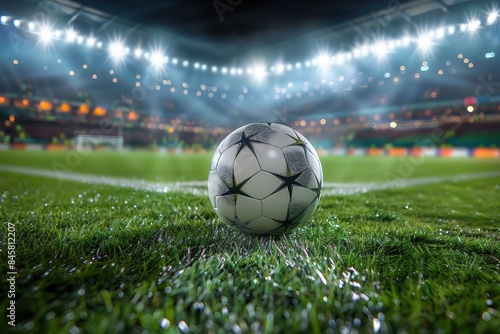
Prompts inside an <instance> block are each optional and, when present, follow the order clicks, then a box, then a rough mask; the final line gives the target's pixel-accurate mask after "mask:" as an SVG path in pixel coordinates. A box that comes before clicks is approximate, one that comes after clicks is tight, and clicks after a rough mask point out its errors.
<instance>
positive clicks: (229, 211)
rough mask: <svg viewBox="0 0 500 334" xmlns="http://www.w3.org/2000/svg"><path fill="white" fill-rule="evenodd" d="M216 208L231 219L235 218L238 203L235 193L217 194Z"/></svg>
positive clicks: (218, 212)
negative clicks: (235, 199)
mask: <svg viewBox="0 0 500 334" xmlns="http://www.w3.org/2000/svg"><path fill="white" fill-rule="evenodd" d="M215 205H216V207H215V210H216V212H217V214H218V215H219V216H220V215H222V216H224V217H226V218H228V219H230V220H234V217H235V213H236V203H235V202H234V195H225V196H217V197H216V198H215Z"/></svg>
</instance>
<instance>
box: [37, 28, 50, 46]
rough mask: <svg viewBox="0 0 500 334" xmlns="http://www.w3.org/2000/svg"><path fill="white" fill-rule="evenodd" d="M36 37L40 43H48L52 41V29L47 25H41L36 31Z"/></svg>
mask: <svg viewBox="0 0 500 334" xmlns="http://www.w3.org/2000/svg"><path fill="white" fill-rule="evenodd" d="M38 36H39V38H40V41H41V42H42V43H45V44H46V43H49V42H50V41H51V40H52V29H51V28H50V27H49V26H48V25H42V26H41V27H40V30H39V31H38Z"/></svg>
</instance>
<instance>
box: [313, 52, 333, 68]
mask: <svg viewBox="0 0 500 334" xmlns="http://www.w3.org/2000/svg"><path fill="white" fill-rule="evenodd" d="M330 60H331V57H330V55H329V54H328V53H326V52H322V53H320V54H319V55H318V56H317V57H316V64H317V66H318V67H320V68H328V67H329V66H330Z"/></svg>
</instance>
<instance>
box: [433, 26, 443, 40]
mask: <svg viewBox="0 0 500 334" xmlns="http://www.w3.org/2000/svg"><path fill="white" fill-rule="evenodd" d="M445 31H446V30H445V28H444V27H439V28H437V29H436V32H435V33H434V37H436V38H437V39H441V38H443V37H444V35H445Z"/></svg>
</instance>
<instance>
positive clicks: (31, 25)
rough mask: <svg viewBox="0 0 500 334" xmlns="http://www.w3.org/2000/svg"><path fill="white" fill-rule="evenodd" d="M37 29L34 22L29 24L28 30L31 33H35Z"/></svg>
mask: <svg viewBox="0 0 500 334" xmlns="http://www.w3.org/2000/svg"><path fill="white" fill-rule="evenodd" d="M35 27H36V26H35V23H34V22H29V23H28V29H29V30H30V31H34V30H35Z"/></svg>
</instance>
